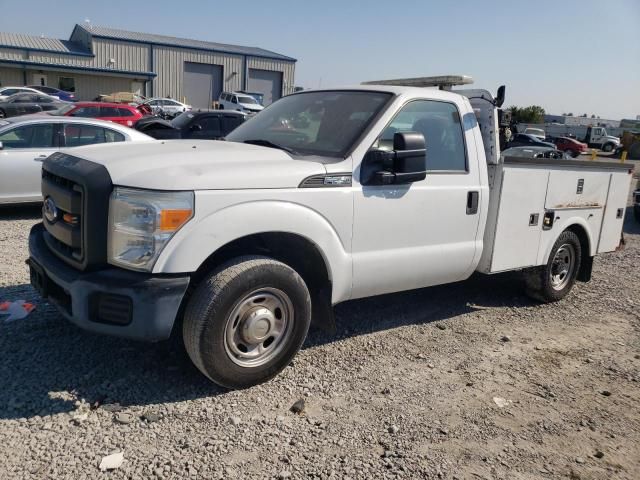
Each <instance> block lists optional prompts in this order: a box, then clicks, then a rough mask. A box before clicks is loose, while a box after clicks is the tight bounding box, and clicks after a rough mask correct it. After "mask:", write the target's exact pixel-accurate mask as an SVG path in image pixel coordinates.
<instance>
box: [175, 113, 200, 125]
mask: <svg viewBox="0 0 640 480" xmlns="http://www.w3.org/2000/svg"><path fill="white" fill-rule="evenodd" d="M194 116H195V115H194V114H193V113H191V112H182V113H181V114H180V115H178V116H177V117H176V118H174V119H173V120H171V125H173V127H175V128H178V129H180V128H183V127H184V126H186V125H187V123H189V122H190V121H191V119H192V118H193V117H194Z"/></svg>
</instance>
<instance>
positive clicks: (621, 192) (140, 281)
mask: <svg viewBox="0 0 640 480" xmlns="http://www.w3.org/2000/svg"><path fill="white" fill-rule="evenodd" d="M467 83H470V78H469V77H452V76H447V77H432V78H419V79H403V80H393V81H380V82H372V84H369V85H359V86H355V87H352V88H347V89H325V90H316V91H304V92H299V93H295V94H293V95H289V96H287V97H284V98H282V99H281V100H279V101H277V102H275V103H273V104H272V105H271V106H269V107H268V108H267V109H265V110H264V111H263V112H261V113H260V114H258V115H257V116H256V117H254V118H252V119H251V120H250V121H248V122H245V123H244V124H242V125H241V126H239V127H238V128H237V129H236V130H234V131H233V132H232V133H231V134H230V135H229V136H228V137H227V141H223V142H211V141H208V142H207V141H193V140H175V141H158V142H151V143H150V144H149V143H147V144H145V145H111V146H107V147H103V146H102V147H100V146H98V147H96V146H93V147H81V148H78V149H75V150H74V151H73V152H71V151H70V152H68V153H57V154H54V155H52V156H51V157H50V158H48V159H47V160H46V161H45V162H44V164H43V171H42V192H43V196H44V198H45V201H44V206H43V222H42V223H41V224H39V225H36V226H35V227H34V228H33V230H32V231H31V233H30V237H29V249H30V259H29V265H30V272H31V282H32V284H33V285H34V286H35V287H36V288H37V289H38V290H39V291H40V292H41V295H42V296H43V297H46V298H48V299H49V300H50V301H51V302H53V303H54V304H55V305H57V306H58V308H59V310H60V311H61V312H62V314H63V315H64V316H65V317H66V318H68V319H69V320H71V321H73V322H74V323H76V324H77V325H79V326H80V327H82V328H85V329H88V330H91V331H94V332H100V333H105V334H111V335H120V336H123V337H128V338H134V339H141V340H149V341H159V340H164V339H167V338H169V336H170V335H171V334H172V331H176V330H177V331H181V332H182V334H183V337H184V344H185V347H186V350H187V352H188V354H189V356H190V357H191V359H192V361H193V362H194V364H195V365H196V366H197V367H198V368H199V369H200V370H201V371H202V373H204V374H205V375H206V376H207V377H209V378H210V379H211V380H213V381H214V382H216V383H218V384H221V385H224V386H226V387H230V388H242V387H247V386H250V385H254V384H257V383H260V382H263V381H266V380H268V379H269V378H272V377H273V376H275V375H277V373H278V372H280V371H281V370H282V369H283V368H284V367H285V366H286V365H287V364H288V363H289V362H290V361H291V359H292V358H293V357H294V355H295V354H296V353H297V351H298V350H299V348H300V347H301V345H302V343H303V342H304V339H305V337H306V335H307V330H308V328H309V325H310V324H312V323H313V324H316V325H318V326H322V327H327V328H331V327H333V310H332V306H333V305H335V304H337V303H340V302H344V301H346V300H350V299H355V298H362V297H367V296H372V295H379V294H384V293H390V292H397V291H401V290H408V289H415V288H421V287H426V286H430V285H437V284H444V283H448V282H456V281H460V280H464V279H466V278H468V277H469V276H470V275H471V274H472V273H473V272H474V271H479V272H482V273H485V274H494V273H498V272H506V271H510V270H521V271H523V273H524V276H525V278H526V286H527V291H528V293H529V294H530V295H532V296H534V297H535V298H537V299H539V300H541V301H543V302H553V301H557V300H560V299H562V298H563V297H564V296H566V295H567V294H568V293H569V291H570V290H571V288H572V286H573V284H574V282H575V281H576V280H580V281H587V280H589V279H590V274H591V266H592V262H593V258H594V256H595V255H596V254H598V253H602V252H610V251H613V250H615V249H616V248H618V247H619V245H620V243H621V231H622V223H623V218H624V211H625V206H626V201H627V196H628V193H629V188H630V182H631V173H632V172H631V169H630V168H629V167H628V166H626V165H621V164H619V163H602V162H580V161H575V160H563V159H529V158H521V157H513V158H509V157H507V158H503V157H502V156H501V155H500V151H499V147H498V140H497V135H498V107H499V106H501V104H502V102H503V100H504V87H501V88H500V89H499V90H498V95H497V96H496V98H495V99H494V97H493V96H492V95H491V94H490V93H489V92H487V91H485V90H478V89H463V90H456V91H453V90H451V89H452V87H453V86H454V85H462V84H467ZM434 86H435V87H439V89H435V88H423V87H434Z"/></svg>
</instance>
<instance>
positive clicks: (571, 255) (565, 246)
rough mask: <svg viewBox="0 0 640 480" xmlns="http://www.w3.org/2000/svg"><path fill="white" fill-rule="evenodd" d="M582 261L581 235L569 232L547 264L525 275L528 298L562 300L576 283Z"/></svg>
mask: <svg viewBox="0 0 640 480" xmlns="http://www.w3.org/2000/svg"><path fill="white" fill-rule="evenodd" d="M581 260H582V248H581V246H580V240H579V239H578V236H577V235H576V234H575V233H573V232H572V231H570V230H565V231H564V232H562V233H561V234H560V236H559V237H558V239H557V240H556V243H555V244H554V245H553V248H552V249H551V254H550V255H549V260H548V262H547V264H546V265H543V266H541V267H536V268H532V269H530V270H528V271H527V272H525V280H526V292H527V295H529V296H530V297H532V298H534V299H536V300H539V301H541V302H544V303H551V302H557V301H558V300H562V299H563V298H564V297H566V296H567V295H568V294H569V292H570V291H571V289H572V288H573V285H574V284H575V282H576V277H577V276H578V272H579V271H580V263H581Z"/></svg>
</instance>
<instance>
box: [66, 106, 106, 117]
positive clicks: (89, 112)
mask: <svg viewBox="0 0 640 480" xmlns="http://www.w3.org/2000/svg"><path fill="white" fill-rule="evenodd" d="M70 116H71V117H83V118H95V117H99V116H100V107H79V108H77V109H76V110H74V111H73V112H71V115H70Z"/></svg>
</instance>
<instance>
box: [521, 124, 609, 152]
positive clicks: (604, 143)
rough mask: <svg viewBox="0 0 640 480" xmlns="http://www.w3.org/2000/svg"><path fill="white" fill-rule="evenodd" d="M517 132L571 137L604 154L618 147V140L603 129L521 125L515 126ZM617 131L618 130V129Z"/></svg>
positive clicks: (577, 126) (574, 126) (573, 126)
mask: <svg viewBox="0 0 640 480" xmlns="http://www.w3.org/2000/svg"><path fill="white" fill-rule="evenodd" d="M517 128H518V132H526V131H527V130H530V129H532V128H535V129H536V130H542V131H543V132H544V133H545V134H546V136H547V137H553V138H558V137H572V138H575V139H577V140H579V141H581V142H584V143H586V144H587V145H588V146H589V147H590V148H599V149H600V150H602V151H604V152H612V151H613V150H615V149H616V148H618V147H619V146H620V138H618V137H616V136H614V135H610V134H609V133H608V132H607V129H606V128H605V127H584V126H580V125H548V124H547V125H544V126H542V125H539V124H529V123H522V124H518V125H517ZM618 130H619V129H618Z"/></svg>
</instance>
